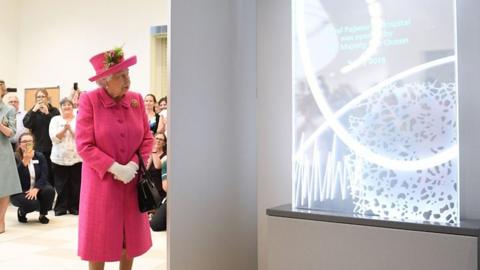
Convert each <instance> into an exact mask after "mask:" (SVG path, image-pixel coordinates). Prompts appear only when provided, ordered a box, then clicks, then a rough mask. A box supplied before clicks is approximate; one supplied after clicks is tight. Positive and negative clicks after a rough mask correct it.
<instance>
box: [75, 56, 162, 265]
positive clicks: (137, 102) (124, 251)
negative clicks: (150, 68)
mask: <svg viewBox="0 0 480 270" xmlns="http://www.w3.org/2000/svg"><path fill="white" fill-rule="evenodd" d="M90 62H91V64H92V65H93V67H94V69H95V71H96V75H95V76H93V77H92V78H90V81H96V82H97V85H98V86H99V88H97V89H95V90H91V91H88V92H86V93H84V94H83V95H82V96H81V98H80V106H79V110H78V116H77V124H76V125H77V134H76V144H77V150H78V153H79V155H80V156H81V157H82V159H83V168H82V186H81V192H80V213H79V233H78V236H79V239H78V255H79V256H80V257H81V258H82V259H83V260H87V261H89V269H93V270H95V269H104V266H105V262H110V261H120V269H131V268H132V264H133V258H134V257H137V256H140V255H141V254H143V253H145V252H146V251H147V250H148V249H149V248H150V247H151V246H152V240H151V236H150V229H149V223H148V218H147V214H145V213H141V212H140V211H139V207H138V201H137V189H136V185H137V182H138V176H137V175H136V174H137V170H138V164H139V162H138V157H137V151H138V152H139V153H140V154H141V156H142V158H143V159H144V160H146V159H147V157H148V155H149V154H150V152H151V150H152V145H153V137H152V133H151V132H150V129H149V125H148V121H147V117H146V115H147V114H146V113H145V107H144V105H143V104H144V103H143V99H142V96H141V95H140V94H138V93H135V92H130V91H129V88H130V77H129V74H128V67H129V66H132V65H134V64H136V62H137V58H136V56H132V57H130V58H128V59H124V55H123V51H122V49H121V48H116V49H114V50H110V51H106V52H103V53H100V54H98V55H95V56H94V57H92V58H91V59H90Z"/></svg>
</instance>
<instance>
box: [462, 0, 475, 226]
mask: <svg viewBox="0 0 480 270" xmlns="http://www.w3.org/2000/svg"><path fill="white" fill-rule="evenodd" d="M478 10H480V2H479V1H478V0H464V1H457V20H458V22H457V25H458V31H457V39H458V45H457V47H458V89H459V91H458V92H459V98H458V106H459V107H458V119H459V125H458V127H459V133H460V134H459V142H460V217H461V218H463V219H465V218H468V219H480V207H478V206H479V205H480V197H479V196H478V193H479V191H480V181H479V179H480V166H478V162H479V160H480V140H479V138H480V125H479V120H478V116H479V115H480V106H478V104H479V100H480V89H479V88H480V87H479V85H480V77H479V76H478V71H479V70H480V51H479V48H480V32H479V29H480V17H479V16H478Z"/></svg>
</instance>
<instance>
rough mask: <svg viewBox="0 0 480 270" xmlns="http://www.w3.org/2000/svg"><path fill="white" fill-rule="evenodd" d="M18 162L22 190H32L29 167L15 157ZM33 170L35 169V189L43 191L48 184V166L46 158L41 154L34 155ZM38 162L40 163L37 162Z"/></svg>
mask: <svg viewBox="0 0 480 270" xmlns="http://www.w3.org/2000/svg"><path fill="white" fill-rule="evenodd" d="M15 160H16V161H17V170H18V175H19V176H20V183H21V184H22V190H23V191H27V190H29V189H30V172H29V171H28V166H25V165H23V163H22V161H21V160H20V158H19V157H17V156H15ZM32 160H33V162H34V164H33V168H34V169H35V187H36V188H38V189H41V188H43V187H45V186H46V185H47V183H48V180H47V179H48V166H47V160H46V159H45V156H44V155H43V154H42V153H40V152H35V153H34V154H33V159H32ZM36 160H37V161H38V162H36Z"/></svg>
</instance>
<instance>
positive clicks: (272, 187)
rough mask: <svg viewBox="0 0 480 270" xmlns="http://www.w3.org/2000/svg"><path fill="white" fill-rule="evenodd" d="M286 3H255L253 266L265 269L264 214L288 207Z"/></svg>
mask: <svg viewBox="0 0 480 270" xmlns="http://www.w3.org/2000/svg"><path fill="white" fill-rule="evenodd" d="M290 6H291V4H290V0H258V1H257V91H258V97H257V121H258V124H257V138H258V142H257V144H258V150H257V151H258V154H257V179H258V180H257V181H258V190H257V192H258V196H257V199H258V208H257V209H258V210H257V211H258V261H259V268H258V269H261V270H265V269H267V251H268V246H267V216H266V214H265V210H266V209H267V208H270V207H273V206H278V205H281V204H286V203H290V202H291V199H290V198H291V196H292V195H291V194H292V189H291V185H292V184H291V179H292V170H291V167H292V166H291V157H292V149H291V142H292V58H291V55H292V51H291V42H292V41H291V12H290V10H291V8H290Z"/></svg>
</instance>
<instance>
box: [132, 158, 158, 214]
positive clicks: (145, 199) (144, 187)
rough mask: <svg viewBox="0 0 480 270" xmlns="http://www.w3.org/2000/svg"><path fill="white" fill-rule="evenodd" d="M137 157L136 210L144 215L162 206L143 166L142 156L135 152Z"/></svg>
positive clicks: (150, 178) (149, 176)
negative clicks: (138, 177)
mask: <svg viewBox="0 0 480 270" xmlns="http://www.w3.org/2000/svg"><path fill="white" fill-rule="evenodd" d="M137 155H138V162H139V165H140V166H139V167H140V168H139V170H138V173H139V176H140V179H139V180H138V186H137V193H138V208H139V209H140V212H142V213H145V212H148V211H151V210H154V209H157V208H158V207H159V206H160V205H161V204H162V198H161V197H160V193H159V192H158V189H157V187H156V186H155V184H154V183H153V181H152V176H151V175H150V173H149V172H148V171H147V169H146V168H145V165H144V164H143V159H142V156H141V155H140V153H139V152H137Z"/></svg>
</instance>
